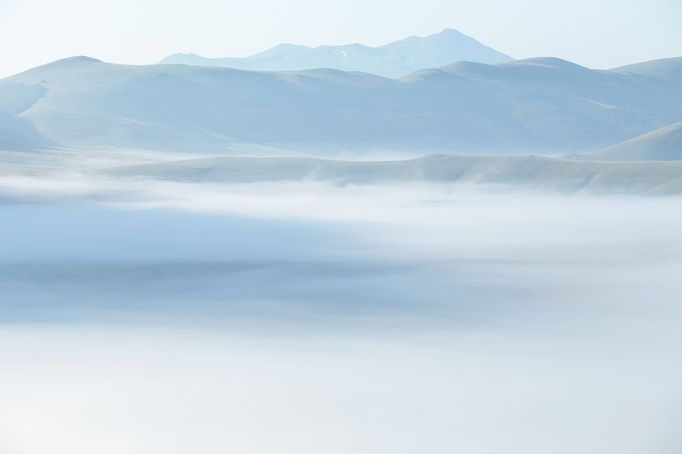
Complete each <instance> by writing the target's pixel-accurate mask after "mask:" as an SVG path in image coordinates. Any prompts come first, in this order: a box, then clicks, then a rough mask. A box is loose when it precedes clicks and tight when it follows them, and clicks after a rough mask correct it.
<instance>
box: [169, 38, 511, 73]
mask: <svg viewBox="0 0 682 454" xmlns="http://www.w3.org/2000/svg"><path fill="white" fill-rule="evenodd" d="M510 60H511V58H510V57H509V56H507V55H504V54H502V53H500V52H498V51H496V50H495V49H492V48H490V47H487V46H485V45H483V44H481V43H480V42H478V41H476V40H475V39H473V38H471V37H469V36H467V35H465V34H463V33H461V32H459V31H458V30H455V29H453V28H446V29H444V30H442V31H440V32H439V33H436V34H433V35H429V36H424V37H421V36H411V37H409V38H405V39H402V40H399V41H395V42H392V43H388V44H385V45H382V46H378V47H369V46H366V45H364V44H360V43H353V44H346V45H340V46H332V45H321V46H317V47H309V46H301V45H295V44H279V45H277V46H275V47H273V48H271V49H268V50H265V51H263V52H260V53H258V54H255V55H252V56H250V57H246V58H203V57H199V56H198V55H195V54H173V55H171V56H169V57H167V58H165V59H164V60H162V61H161V62H160V63H163V64H172V63H175V64H177V63H180V64H189V65H199V66H223V67H230V68H237V69H246V70H254V71H300V70H308V69H319V68H330V69H337V70H340V71H354V72H367V73H372V74H376V75H379V76H384V77H390V78H399V77H403V76H406V75H407V74H410V73H412V72H415V71H419V70H422V69H430V68H438V67H442V66H447V65H450V64H453V63H455V62H458V61H474V62H481V63H489V64H494V63H502V62H507V61H510Z"/></svg>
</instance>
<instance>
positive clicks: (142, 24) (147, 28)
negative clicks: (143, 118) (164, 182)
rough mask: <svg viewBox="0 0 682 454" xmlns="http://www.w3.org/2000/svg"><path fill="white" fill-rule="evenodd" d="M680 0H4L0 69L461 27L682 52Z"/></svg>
mask: <svg viewBox="0 0 682 454" xmlns="http://www.w3.org/2000/svg"><path fill="white" fill-rule="evenodd" d="M680 19H682V6H681V5H680V3H679V2H677V1H676V0H651V1H648V2H641V1H634V0H625V1H617V0H574V1H565V0H562V1H556V2H551V5H550V4H549V3H548V2H546V1H545V0H519V1H513V2H510V1H507V0H481V1H471V0H419V1H417V0H407V1H402V2H394V1H391V0H373V1H370V2H367V1H361V0H345V1H326V2H320V1H316V0H291V1H288V2H281V1H276V0H253V1H250V2H241V1H240V2H237V1H233V0H232V1H221V0H197V1H192V2H189V1H179V0H171V1H164V0H147V1H145V2H139V1H135V0H119V1H116V2H113V1H101V0H58V1H51V2H44V1H40V0H1V1H0V39H1V40H2V43H3V45H2V46H1V47H0V76H7V75H10V74H13V73H16V72H18V71H20V70H23V69H27V68H29V67H32V66H35V65H39V64H42V63H45V62H48V61H51V60H55V59H58V58H62V57H67V56H72V55H81V54H85V55H90V56H93V57H97V58H100V59H103V60H108V61H113V62H121V63H134V64H143V63H152V62H156V61H158V60H160V59H161V58H163V57H165V56H166V55H168V54H170V53H173V52H195V53H199V54H202V55H205V56H215V57H218V56H243V55H248V54H251V53H255V52H258V51H261V50H264V49H266V48H268V47H270V46H273V45H275V44H278V43H280V42H293V43H300V44H307V45H320V44H342V43H348V42H355V41H359V42H362V43H365V44H370V45H377V44H383V43H385V42H389V41H392V40H396V39H401V38H403V37H406V36H408V35H412V34H418V35H425V34H431V33H435V32H438V31H440V30H441V29H443V28H445V27H453V28H457V29H459V30H460V31H462V32H464V33H467V34H469V35H471V36H473V37H474V38H477V39H479V40H480V41H482V42H483V43H485V44H488V45H490V46H492V47H494V48H496V49H498V50H499V51H501V52H504V53H507V54H509V55H512V56H514V57H517V58H525V57H533V56H544V55H552V56H558V57H561V58H565V59H569V60H573V61H576V62H577V63H581V64H584V65H587V66H593V67H610V66H617V65H621V64H627V63H632V62H636V61H641V60H648V59H655V58H662V57H670V56H677V55H682V31H680V27H679V23H680Z"/></svg>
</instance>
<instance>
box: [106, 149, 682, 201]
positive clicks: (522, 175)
mask: <svg viewBox="0 0 682 454" xmlns="http://www.w3.org/2000/svg"><path fill="white" fill-rule="evenodd" d="M97 174H99V175H107V176H110V177H118V178H150V179H161V180H172V181H182V182H199V183H206V182H211V183H257V182H274V181H322V182H332V183H336V184H373V183H386V182H419V183H423V182H425V183H461V184H469V185H498V186H504V187H509V188H517V189H541V190H544V191H556V192H565V193H573V192H586V193H598V194H650V195H658V194H682V162H667V163H663V162H633V163H628V162H586V161H573V160H568V159H560V158H547V157H538V156H509V157H495V156H446V155H432V156H427V157H423V158H417V159H410V160H402V161H340V160H327V159H316V158H251V157H217V158H202V159H191V160H184V161H173V162H164V163H157V164H143V165H136V166H126V167H118V168H112V169H106V170H102V171H98V172H97Z"/></svg>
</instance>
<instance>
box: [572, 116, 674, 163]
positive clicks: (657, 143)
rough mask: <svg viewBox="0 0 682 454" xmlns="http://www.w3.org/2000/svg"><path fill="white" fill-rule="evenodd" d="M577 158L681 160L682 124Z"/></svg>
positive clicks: (666, 127)
mask: <svg viewBox="0 0 682 454" xmlns="http://www.w3.org/2000/svg"><path fill="white" fill-rule="evenodd" d="M579 158H580V159H588V160H603V161H675V160H682V123H675V124H672V125H670V126H665V127H663V128H659V129H656V130H655V131H652V132H649V133H646V134H643V135H641V136H639V137H635V138H634V139H630V140H628V141H625V142H623V143H619V144H617V145H613V146H610V147H607V148H605V149H603V150H599V151H597V152H594V153H588V154H586V155H581V156H579Z"/></svg>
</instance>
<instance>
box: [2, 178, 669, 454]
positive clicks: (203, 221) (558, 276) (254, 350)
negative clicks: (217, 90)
mask: <svg viewBox="0 0 682 454" xmlns="http://www.w3.org/2000/svg"><path fill="white" fill-rule="evenodd" d="M681 203H682V200H680V198H677V197H620V196H585V195H558V194H547V193H538V192H509V191H500V190H492V189H491V190H481V189H480V188H479V189H477V190H473V189H472V188H466V187H460V186H455V185H400V186H398V185H390V184H386V185H378V186H345V187H338V186H335V185H332V184H322V183H311V182H300V183H294V182H290V183H269V184H242V185H236V184H232V185H227V184H225V185H221V184H189V183H174V182H159V181H151V180H112V179H102V178H83V177H75V176H71V177H69V176H62V177H54V178H44V177H31V176H30V175H28V176H27V175H24V176H20V175H13V176H12V175H7V176H2V177H0V212H1V213H2V214H1V219H0V221H1V222H0V251H1V252H0V452H2V453H3V454H5V453H6V454H34V453H39V452H40V453H48V452H49V453H57V454H61V453H65V454H66V453H68V454H86V453H87V454H89V453H93V452H96V453H99V454H114V453H116V454H120V453H126V454H186V453H202V454H212V453H216V454H218V453H221V454H222V453H226V452H232V453H249V454H289V453H291V454H348V453H352V454H381V453H386V454H388V453H390V454H402V453H405V454H408V453H409V454H413V453H433V454H437V453H448V454H450V453H453V452H462V453H472V454H499V453H512V454H515V453H518V454H536V453H537V454H546V453H548V452H551V453H555V454H563V453H566V454H569V453H570V454H574V453H577V452H585V453H592V452H594V453H603V454H606V453H614V454H616V453H617V454H641V453H647V454H676V453H678V452H680V449H682V439H681V437H680V434H679V421H680V418H682V386H681V385H680V383H682V363H680V361H679V358H680V357H681V355H682V331H681V330H680V329H679V326H680V323H682V305H680V295H682V279H680V276H682V235H680V232H682V210H680V209H679V207H680V204H681Z"/></svg>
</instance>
